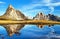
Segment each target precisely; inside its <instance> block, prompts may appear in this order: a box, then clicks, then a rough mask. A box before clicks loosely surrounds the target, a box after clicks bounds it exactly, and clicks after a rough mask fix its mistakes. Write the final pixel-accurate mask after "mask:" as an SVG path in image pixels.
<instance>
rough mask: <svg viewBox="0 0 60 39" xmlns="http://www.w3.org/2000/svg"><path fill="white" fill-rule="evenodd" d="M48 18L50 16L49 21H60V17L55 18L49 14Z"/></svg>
mask: <svg viewBox="0 0 60 39" xmlns="http://www.w3.org/2000/svg"><path fill="white" fill-rule="evenodd" d="M47 16H49V20H53V21H60V17H58V16H55V15H53V14H48V15H47Z"/></svg>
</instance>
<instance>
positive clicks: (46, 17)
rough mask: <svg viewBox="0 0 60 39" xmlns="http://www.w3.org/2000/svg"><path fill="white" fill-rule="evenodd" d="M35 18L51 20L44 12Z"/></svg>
mask: <svg viewBox="0 0 60 39" xmlns="http://www.w3.org/2000/svg"><path fill="white" fill-rule="evenodd" d="M33 19H36V20H49V18H48V16H47V15H45V14H43V13H38V14H37V15H36V16H35V17H33Z"/></svg>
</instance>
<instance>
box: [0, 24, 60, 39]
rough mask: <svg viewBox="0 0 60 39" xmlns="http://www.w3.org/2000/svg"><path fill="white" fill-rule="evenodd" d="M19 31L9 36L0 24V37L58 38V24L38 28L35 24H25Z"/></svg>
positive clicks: (8, 38) (59, 36)
mask: <svg viewBox="0 0 60 39" xmlns="http://www.w3.org/2000/svg"><path fill="white" fill-rule="evenodd" d="M19 32H21V34H20V35H16V34H14V35H13V36H11V37H9V36H8V34H7V31H6V29H5V28H4V27H2V26H0V39H60V25H55V26H52V27H48V26H45V27H43V28H38V27H37V26H36V25H26V26H25V27H24V28H22V29H21V30H20V31H19Z"/></svg>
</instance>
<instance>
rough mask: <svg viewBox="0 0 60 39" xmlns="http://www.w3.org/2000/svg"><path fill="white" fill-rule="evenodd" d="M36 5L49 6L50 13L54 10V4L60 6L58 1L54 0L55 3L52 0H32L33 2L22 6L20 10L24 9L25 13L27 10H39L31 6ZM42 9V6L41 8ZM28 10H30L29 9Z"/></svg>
mask: <svg viewBox="0 0 60 39" xmlns="http://www.w3.org/2000/svg"><path fill="white" fill-rule="evenodd" d="M38 6H40V7H42V6H47V7H49V9H50V13H53V11H54V7H55V6H60V2H55V3H52V0H43V1H39V0H38V2H37V0H36V1H33V2H31V4H28V5H25V6H23V7H22V8H21V9H22V11H24V12H26V11H27V12H26V13H29V12H32V13H33V12H35V11H36V12H39V10H40V9H39V10H38V9H36V10H35V9H33V8H35V7H38ZM41 9H42V8H41ZM29 10H30V11H29Z"/></svg>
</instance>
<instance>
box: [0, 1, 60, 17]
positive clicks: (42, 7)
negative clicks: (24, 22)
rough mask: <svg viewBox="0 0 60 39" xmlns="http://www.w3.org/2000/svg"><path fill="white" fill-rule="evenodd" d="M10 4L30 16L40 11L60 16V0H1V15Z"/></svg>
mask: <svg viewBox="0 0 60 39" xmlns="http://www.w3.org/2000/svg"><path fill="white" fill-rule="evenodd" d="M9 4H11V5H12V6H13V7H14V8H15V9H17V10H20V11H21V12H22V13H23V14H25V15H26V16H29V17H34V16H35V15H36V14H37V13H39V12H43V13H44V14H48V13H51V14H54V15H57V16H60V0H0V15H3V14H4V13H5V12H6V9H7V8H8V5H9Z"/></svg>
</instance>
